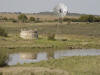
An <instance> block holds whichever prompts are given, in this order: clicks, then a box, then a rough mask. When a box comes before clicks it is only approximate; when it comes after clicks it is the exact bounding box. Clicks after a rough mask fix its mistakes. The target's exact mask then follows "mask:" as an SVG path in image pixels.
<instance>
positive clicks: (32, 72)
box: [0, 67, 68, 75]
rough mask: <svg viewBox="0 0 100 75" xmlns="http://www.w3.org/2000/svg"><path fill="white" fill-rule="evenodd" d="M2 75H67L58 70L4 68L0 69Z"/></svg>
mask: <svg viewBox="0 0 100 75" xmlns="http://www.w3.org/2000/svg"><path fill="white" fill-rule="evenodd" d="M0 72H2V73H3V75H9V74H10V75H44V74H45V75H51V74H52V75H68V72H66V71H64V70H60V69H51V68H44V67H5V68H0Z"/></svg>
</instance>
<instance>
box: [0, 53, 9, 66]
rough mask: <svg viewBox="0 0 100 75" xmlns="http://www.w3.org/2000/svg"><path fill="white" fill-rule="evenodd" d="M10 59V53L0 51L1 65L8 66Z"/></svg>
mask: <svg viewBox="0 0 100 75" xmlns="http://www.w3.org/2000/svg"><path fill="white" fill-rule="evenodd" d="M7 60H8V55H7V53H6V52H5V51H1V52H0V67H3V66H6V65H7Z"/></svg>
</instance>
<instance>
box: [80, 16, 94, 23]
mask: <svg viewBox="0 0 100 75" xmlns="http://www.w3.org/2000/svg"><path fill="white" fill-rule="evenodd" d="M94 19H95V16H93V15H82V16H80V18H79V20H80V21H81V22H94Z"/></svg>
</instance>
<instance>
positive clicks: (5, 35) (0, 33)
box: [0, 27, 8, 37]
mask: <svg viewBox="0 0 100 75" xmlns="http://www.w3.org/2000/svg"><path fill="white" fill-rule="evenodd" d="M0 36H4V37H7V36H8V34H7V33H6V31H5V30H4V29H3V28H1V27H0Z"/></svg>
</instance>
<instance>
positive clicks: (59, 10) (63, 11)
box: [54, 3, 68, 33]
mask: <svg viewBox="0 0 100 75" xmlns="http://www.w3.org/2000/svg"><path fill="white" fill-rule="evenodd" d="M54 13H55V14H56V15H57V17H58V23H59V24H60V23H61V24H62V23H63V17H64V16H66V15H67V14H68V8H67V6H66V5H65V4H63V3H59V4H57V5H56V6H55V7H54ZM59 24H57V31H56V32H57V33H58V30H59V28H58V25H59Z"/></svg>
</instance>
